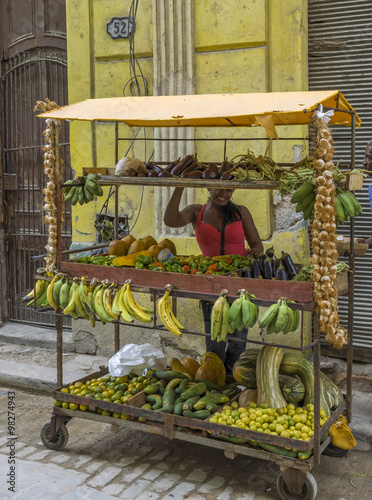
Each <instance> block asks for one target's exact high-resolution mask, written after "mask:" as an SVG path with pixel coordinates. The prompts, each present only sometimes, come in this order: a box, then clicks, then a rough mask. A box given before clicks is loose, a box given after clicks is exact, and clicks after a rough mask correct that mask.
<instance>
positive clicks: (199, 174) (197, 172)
mask: <svg viewBox="0 0 372 500" xmlns="http://www.w3.org/2000/svg"><path fill="white" fill-rule="evenodd" d="M202 175H203V172H201V171H200V170H194V171H193V172H186V174H182V177H183V178H184V179H201V178H202Z"/></svg>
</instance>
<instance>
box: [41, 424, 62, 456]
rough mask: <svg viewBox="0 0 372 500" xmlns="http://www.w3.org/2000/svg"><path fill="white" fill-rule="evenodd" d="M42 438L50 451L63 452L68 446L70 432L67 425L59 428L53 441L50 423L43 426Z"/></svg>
mask: <svg viewBox="0 0 372 500" xmlns="http://www.w3.org/2000/svg"><path fill="white" fill-rule="evenodd" d="M40 438H41V441H42V442H43V444H44V446H46V447H47V448H49V449H50V450H62V448H64V447H65V446H66V444H67V441H68V430H67V427H66V426H65V424H62V423H61V425H60V426H59V429H58V431H57V432H56V435H55V436H54V438H53V439H52V438H51V436H50V422H47V423H46V424H44V425H43V427H42V429H41V431H40Z"/></svg>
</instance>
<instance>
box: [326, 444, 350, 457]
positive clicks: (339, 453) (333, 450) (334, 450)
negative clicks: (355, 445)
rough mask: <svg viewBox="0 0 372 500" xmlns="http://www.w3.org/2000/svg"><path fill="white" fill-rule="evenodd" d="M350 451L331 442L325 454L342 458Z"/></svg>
mask: <svg viewBox="0 0 372 500" xmlns="http://www.w3.org/2000/svg"><path fill="white" fill-rule="evenodd" d="M348 453H349V450H343V449H342V448H339V447H338V446H335V445H334V444H332V443H329V445H328V446H327V448H324V450H323V455H327V456H328V457H334V458H342V457H344V456H345V455H347V454H348Z"/></svg>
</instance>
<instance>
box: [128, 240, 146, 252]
mask: <svg viewBox="0 0 372 500" xmlns="http://www.w3.org/2000/svg"><path fill="white" fill-rule="evenodd" d="M143 250H146V245H145V243H144V242H143V241H142V240H136V241H133V243H132V244H131V246H130V247H129V249H128V255H132V254H133V253H138V252H143Z"/></svg>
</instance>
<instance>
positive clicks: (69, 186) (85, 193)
mask: <svg viewBox="0 0 372 500" xmlns="http://www.w3.org/2000/svg"><path fill="white" fill-rule="evenodd" d="M99 178H100V176H99V175H98V174H93V173H90V174H88V175H87V176H86V177H84V176H80V177H76V179H74V180H68V181H66V182H65V184H64V190H65V202H66V201H71V205H76V204H77V203H79V204H80V205H84V203H89V202H90V201H93V200H94V197H95V196H102V195H103V190H102V188H101V186H100V185H99V184H98V183H97V182H96V181H97V180H98V179H99Z"/></svg>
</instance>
